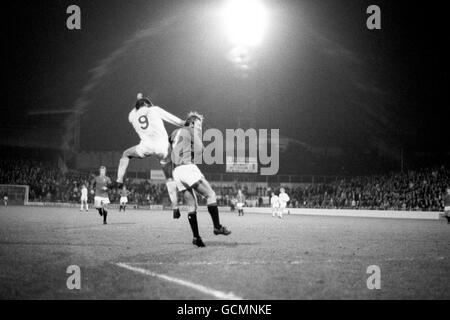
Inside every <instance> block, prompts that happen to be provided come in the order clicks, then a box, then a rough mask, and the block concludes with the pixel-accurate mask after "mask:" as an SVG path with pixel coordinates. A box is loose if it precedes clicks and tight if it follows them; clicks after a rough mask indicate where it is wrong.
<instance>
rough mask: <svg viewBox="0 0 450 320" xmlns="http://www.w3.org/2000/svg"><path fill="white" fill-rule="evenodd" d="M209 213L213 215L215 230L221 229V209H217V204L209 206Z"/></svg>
mask: <svg viewBox="0 0 450 320" xmlns="http://www.w3.org/2000/svg"><path fill="white" fill-rule="evenodd" d="M208 212H209V214H210V215H211V219H212V221H213V224H214V228H216V229H219V228H220V220H219V208H217V204H215V203H214V204H210V205H208Z"/></svg>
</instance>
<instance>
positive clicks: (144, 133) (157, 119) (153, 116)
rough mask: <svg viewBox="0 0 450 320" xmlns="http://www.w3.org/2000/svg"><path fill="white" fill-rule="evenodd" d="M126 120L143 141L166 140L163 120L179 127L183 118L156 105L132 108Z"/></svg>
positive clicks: (182, 123)
mask: <svg viewBox="0 0 450 320" xmlns="http://www.w3.org/2000/svg"><path fill="white" fill-rule="evenodd" d="M128 121H130V123H131V124H132V125H133V128H134V130H136V133H137V134H138V136H139V138H141V140H143V141H161V140H164V141H168V139H169V137H168V135H167V131H166V128H165V127H164V123H163V121H166V122H168V123H170V124H173V125H175V126H179V127H181V126H183V125H184V120H181V119H180V118H178V117H176V116H174V115H173V114H170V113H169V112H167V111H164V110H163V109H162V108H160V107H157V106H151V107H142V108H139V110H136V108H133V110H131V112H130V114H129V115H128Z"/></svg>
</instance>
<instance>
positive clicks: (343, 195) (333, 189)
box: [287, 167, 450, 211]
mask: <svg viewBox="0 0 450 320" xmlns="http://www.w3.org/2000/svg"><path fill="white" fill-rule="evenodd" d="M449 186H450V170H449V169H448V168H445V167H441V168H438V169H423V170H420V171H409V172H407V173H392V174H388V175H375V176H367V177H356V178H351V179H346V180H340V181H336V182H334V183H328V184H314V185H309V186H305V187H298V188H295V189H292V190H288V191H287V192H288V193H290V196H291V199H292V201H291V206H293V207H309V208H354V209H357V208H361V209H381V210H421V211H439V210H442V208H443V196H444V194H445V189H446V188H447V187H449Z"/></svg>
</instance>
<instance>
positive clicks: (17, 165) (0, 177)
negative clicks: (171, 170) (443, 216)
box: [0, 159, 450, 211]
mask: <svg viewBox="0 0 450 320" xmlns="http://www.w3.org/2000/svg"><path fill="white" fill-rule="evenodd" d="M93 177H94V173H80V172H74V171H68V172H65V173H64V174H63V173H62V172H61V170H59V169H58V167H57V166H55V165H52V164H50V163H46V162H39V161H35V160H17V159H14V160H7V159H3V160H0V184H21V185H29V186H30V193H29V200H30V201H39V202H50V201H51V202H78V201H79V199H80V194H81V186H82V185H83V184H85V185H86V186H88V189H89V191H90V192H89V194H90V196H91V197H92V198H93V189H92V185H91V180H92V178H93ZM126 185H127V187H128V189H129V191H130V195H129V202H130V203H132V204H133V203H134V204H139V205H150V204H161V203H162V199H163V197H165V196H167V191H166V188H165V185H164V184H154V183H150V182H148V181H143V182H137V183H126ZM449 186H450V170H449V169H448V168H445V167H440V168H436V169H423V170H420V171H409V172H406V173H392V174H387V175H374V176H367V177H355V178H349V179H344V180H339V181H335V182H333V183H327V184H310V185H304V186H299V187H296V188H288V187H285V189H286V192H287V193H288V194H289V195H290V198H291V201H290V204H289V206H290V207H307V208H353V209H358V208H360V209H381V210H423V211H437V210H442V208H443V195H444V192H445V188H447V187H449ZM277 187H279V186H277ZM213 188H214V189H215V191H216V193H217V195H218V197H217V198H218V204H219V205H232V204H233V201H234V198H235V196H236V194H237V190H238V189H241V190H242V191H243V193H244V194H245V195H246V196H247V198H248V199H253V200H254V202H253V203H254V205H256V206H258V205H259V206H261V205H263V201H262V200H263V198H264V197H265V198H266V199H267V197H270V195H271V193H272V192H275V193H276V192H277V188H276V187H272V188H271V187H267V188H261V187H260V188H258V189H257V190H256V192H253V193H250V192H249V191H248V186H247V185H246V184H245V183H244V184H242V183H241V184H239V183H237V182H236V184H235V186H229V185H228V186H222V185H214V184H213ZM119 198H120V195H119V190H117V189H112V190H111V192H110V200H111V202H113V203H114V202H118V201H119ZM200 200H201V199H200ZM266 203H267V201H266Z"/></svg>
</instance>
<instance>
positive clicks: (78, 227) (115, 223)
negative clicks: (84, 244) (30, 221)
mask: <svg viewBox="0 0 450 320" xmlns="http://www.w3.org/2000/svg"><path fill="white" fill-rule="evenodd" d="M131 224H137V222H108V224H107V225H104V224H103V223H101V222H99V223H96V224H89V225H85V226H77V227H63V228H56V229H55V230H58V229H59V230H60V229H62V230H84V229H90V228H107V227H108V226H120V225H131Z"/></svg>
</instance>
